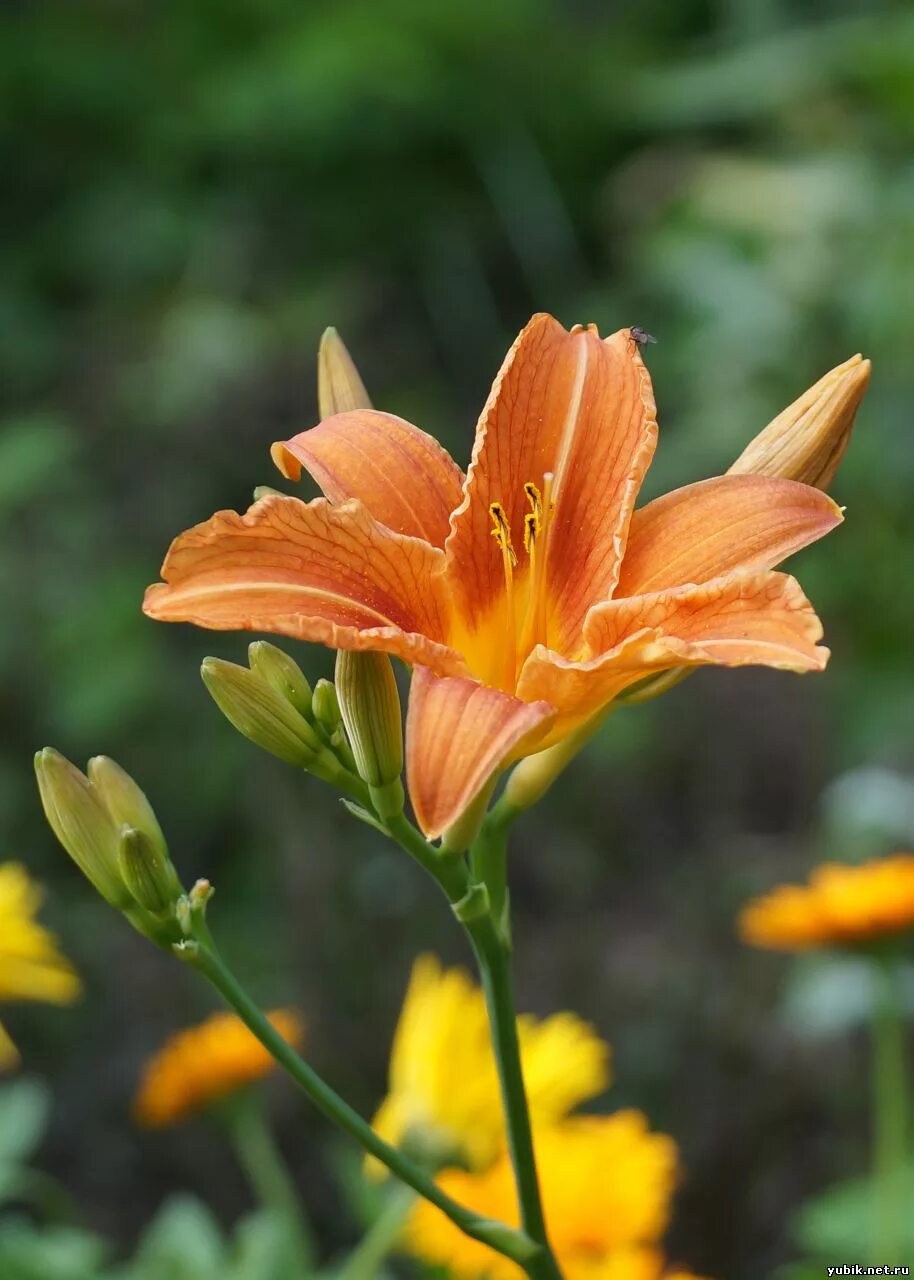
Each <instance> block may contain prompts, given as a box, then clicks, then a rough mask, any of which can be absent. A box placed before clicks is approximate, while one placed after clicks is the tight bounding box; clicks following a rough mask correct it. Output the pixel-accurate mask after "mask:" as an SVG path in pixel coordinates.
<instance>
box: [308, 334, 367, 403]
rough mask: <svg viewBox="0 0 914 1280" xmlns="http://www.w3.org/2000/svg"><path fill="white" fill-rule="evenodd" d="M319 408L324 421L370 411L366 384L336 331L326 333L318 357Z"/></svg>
mask: <svg viewBox="0 0 914 1280" xmlns="http://www.w3.org/2000/svg"><path fill="white" fill-rule="evenodd" d="M317 407H318V412H319V413H320V415H321V417H322V418H330V417H332V416H333V414H335V413H345V412H347V411H348V410H350V409H370V408H371V400H370V399H369V398H368V392H367V391H366V390H365V384H364V383H363V382H362V379H361V378H360V377H359V371H358V369H356V367H355V364H354V363H353V360H352V356H351V355H350V354H349V352H348V351H347V350H346V344H345V343H344V342H343V339H342V338H341V337H340V335H339V334H338V333H337V331H336V329H325V330H324V336H323V337H322V338H321V345H320V348H319V350H318V353H317Z"/></svg>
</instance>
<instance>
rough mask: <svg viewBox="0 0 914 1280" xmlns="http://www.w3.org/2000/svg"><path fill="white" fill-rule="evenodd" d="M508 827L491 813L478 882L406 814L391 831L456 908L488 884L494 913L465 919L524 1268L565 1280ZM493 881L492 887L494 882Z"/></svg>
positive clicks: (478, 849) (475, 855) (477, 854)
mask: <svg viewBox="0 0 914 1280" xmlns="http://www.w3.org/2000/svg"><path fill="white" fill-rule="evenodd" d="M508 825H509V824H508V822H500V821H499V819H498V817H496V816H494V815H492V814H490V816H489V818H488V819H487V820H486V822H485V824H484V825H483V829H482V831H481V832H480V835H479V837H478V838H477V841H476V843H475V844H474V846H473V850H472V870H473V875H472V877H471V876H469V875H468V872H467V868H466V864H465V863H464V861H463V859H462V858H459V857H457V856H455V855H453V854H450V855H449V854H446V853H445V854H442V853H441V851H440V850H438V849H436V848H435V847H434V846H433V845H430V844H429V843H428V841H426V840H425V839H424V837H423V836H422V835H421V834H420V832H418V831H417V830H416V828H415V827H414V826H413V825H412V824H411V823H410V822H408V821H407V820H406V818H404V817H403V816H402V815H400V817H399V818H397V819H396V820H395V821H394V822H392V823H389V824H388V829H389V830H390V833H391V835H392V836H393V838H394V839H395V840H396V841H397V843H398V844H400V845H401V846H402V848H404V849H405V850H406V851H407V853H409V854H410V855H411V856H412V857H413V858H415V859H416V861H417V862H419V863H420V864H421V865H422V866H424V867H425V869H426V870H427V871H429V872H430V873H431V875H433V876H434V877H435V879H436V880H437V881H438V883H439V885H440V886H441V888H442V889H443V890H444V892H445V894H446V895H447V896H448V898H449V899H450V901H451V905H452V906H454V907H458V906H459V904H460V901H461V899H463V898H464V895H465V894H466V893H467V891H468V889H469V888H470V886H471V884H473V883H477V882H479V881H482V882H483V883H485V884H486V886H487V888H488V890H489V902H490V910H488V911H486V912H485V913H484V914H481V915H480V916H478V917H474V918H470V919H466V918H464V917H463V916H462V915H461V914H460V913H459V912H458V913H457V914H458V918H459V919H461V922H462V923H463V925H464V927H465V929H466V931H467V934H468V935H469V939H470V943H471V945H472V947H473V951H474V953H475V955H476V960H477V963H478V965H479V972H480V977H481V979H482V987H483V992H484V993H485V998H486V1007H487V1009H488V1012H489V1024H490V1027H491V1031H492V1044H493V1048H494V1051H495V1060H496V1063H497V1066H498V1077H499V1082H500V1084H501V1094H502V1101H503V1104H504V1108H505V1120H506V1126H507V1130H508V1143H509V1146H510V1150H511V1161H512V1164H513V1166H514V1177H515V1181H516V1183H517V1196H518V1202H519V1204H520V1211H521V1223H522V1226H523V1230H524V1232H525V1234H526V1236H527V1237H529V1238H530V1239H531V1240H535V1241H536V1243H537V1244H538V1245H539V1246H540V1251H539V1253H538V1255H537V1256H536V1257H535V1258H534V1259H532V1260H531V1261H529V1262H528V1263H526V1264H522V1265H523V1266H524V1270H525V1271H526V1272H527V1275H529V1276H531V1277H532V1278H533V1280H561V1272H560V1271H559V1269H558V1265H557V1263H556V1261H555V1258H554V1256H553V1254H552V1250H551V1249H550V1247H549V1242H548V1237H547V1234H546V1223H545V1219H544V1216H543V1207H542V1201H541V1199H540V1191H539V1179H538V1177H537V1172H536V1157H535V1155H534V1150H533V1134H532V1131H531V1127H530V1113H529V1109H528V1107H527V1093H526V1089H525V1088H524V1076H523V1070H522V1068H521V1060H520V1044H519V1042H518V1038H517V1011H516V1009H515V1006H514V987H513V981H512V977H511V944H510V932H511V930H510V920H509V910H508V898H507V880H506V849H505V845H506V840H507V829H508ZM489 876H491V877H492V884H491V885H488V881H487V877H489Z"/></svg>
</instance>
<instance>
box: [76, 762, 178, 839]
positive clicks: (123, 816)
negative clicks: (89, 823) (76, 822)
mask: <svg viewBox="0 0 914 1280" xmlns="http://www.w3.org/2000/svg"><path fill="white" fill-rule="evenodd" d="M86 772H87V773H88V775H89V781H90V782H91V784H92V786H93V788H94V790H95V794H96V795H97V796H98V798H99V800H101V802H102V804H103V805H104V806H105V808H106V809H107V810H108V812H109V813H110V814H111V817H112V818H113V819H114V824H115V826H116V827H117V828H118V830H120V829H121V827H124V826H127V827H135V828H136V829H137V831H142V833H143V835H145V836H146V837H147V839H148V840H149V841H150V842H151V843H152V844H153V845H155V847H156V848H157V849H158V850H159V853H160V854H161V856H162V857H163V858H164V859H165V860H166V861H167V859H168V845H167V844H166V843H165V837H164V835H163V834H162V828H161V827H160V826H159V822H158V819H157V818H156V816H155V813H154V811H153V808H152V805H151V804H150V803H149V801H148V800H147V799H146V795H145V792H143V791H141V790H140V788H139V787H138V786H137V784H136V783H135V782H134V780H133V778H131V776H130V774H129V773H127V772H126V770H124V769H122V768H121V766H120V765H119V764H118V763H117V761H115V760H112V759H110V758H109V757H108V756H93V757H92V759H91V760H90V761H89V765H88V768H87V770H86Z"/></svg>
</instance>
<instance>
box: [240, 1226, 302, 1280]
mask: <svg viewBox="0 0 914 1280" xmlns="http://www.w3.org/2000/svg"><path fill="white" fill-rule="evenodd" d="M290 1276H295V1277H296V1280H304V1276H303V1273H302V1271H301V1264H300V1262H299V1245H298V1241H297V1239H296V1237H295V1233H294V1231H292V1230H291V1229H290V1224H289V1222H288V1221H287V1220H286V1219H284V1218H283V1217H282V1215H280V1214H276V1213H270V1212H269V1211H267V1210H263V1211H261V1212H258V1213H253V1214H251V1215H250V1216H249V1217H247V1218H245V1219H243V1221H242V1222H240V1223H239V1225H238V1227H237V1230H236V1232H235V1239H234V1253H233V1260H232V1265H231V1266H230V1268H229V1270H228V1271H227V1273H226V1275H225V1280H288V1278H289V1277H290ZM220 1280H221V1277H220Z"/></svg>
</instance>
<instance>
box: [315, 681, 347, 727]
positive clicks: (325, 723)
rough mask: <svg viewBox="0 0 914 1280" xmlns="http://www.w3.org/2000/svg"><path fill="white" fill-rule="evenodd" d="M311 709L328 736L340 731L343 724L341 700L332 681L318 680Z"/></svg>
mask: <svg viewBox="0 0 914 1280" xmlns="http://www.w3.org/2000/svg"><path fill="white" fill-rule="evenodd" d="M311 709H312V710H313V712H314V718H315V719H316V720H317V721H318V722H319V723H320V724H321V726H322V727H323V728H324V729H326V731H327V733H328V734H330V735H332V734H334V733H335V732H336V730H337V729H339V727H340V725H341V724H342V723H343V716H342V712H341V711H340V702H339V698H338V697H337V696H336V688H335V687H334V684H333V682H332V681H331V680H318V682H317V684H316V685H315V686H314V694H313V696H312V698H311Z"/></svg>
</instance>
